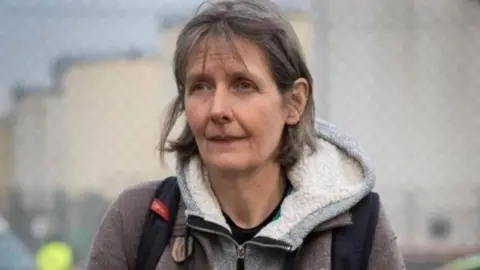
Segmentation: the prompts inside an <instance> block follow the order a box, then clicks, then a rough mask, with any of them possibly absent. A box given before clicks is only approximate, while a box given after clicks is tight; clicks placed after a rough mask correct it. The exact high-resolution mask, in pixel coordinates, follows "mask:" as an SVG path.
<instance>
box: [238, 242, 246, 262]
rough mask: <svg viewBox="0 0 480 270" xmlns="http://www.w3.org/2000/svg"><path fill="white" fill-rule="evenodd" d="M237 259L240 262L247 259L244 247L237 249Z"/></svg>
mask: <svg viewBox="0 0 480 270" xmlns="http://www.w3.org/2000/svg"><path fill="white" fill-rule="evenodd" d="M237 259H239V260H244V259H245V247H244V246H243V245H242V246H239V247H238V248H237Z"/></svg>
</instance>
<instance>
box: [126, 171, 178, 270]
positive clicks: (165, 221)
mask: <svg viewBox="0 0 480 270" xmlns="http://www.w3.org/2000/svg"><path fill="white" fill-rule="evenodd" d="M179 201H180V190H179V188H178V184H177V179H176V178H175V177H168V178H167V179H165V180H163V181H161V182H160V183H159V185H158V187H157V190H156V191H155V194H154V196H153V198H152V203H151V205H150V207H149V209H148V213H147V217H146V219H145V223H144V225H143V231H142V234H141V236H140V242H139V246H138V250H137V258H136V261H135V269H136V270H154V269H155V268H156V266H157V264H158V261H159V260H160V257H161V256H162V253H163V251H164V250H165V247H166V246H167V245H168V243H169V241H170V237H171V234H172V230H173V225H174V224H175V219H176V217H177V209H178V203H179Z"/></svg>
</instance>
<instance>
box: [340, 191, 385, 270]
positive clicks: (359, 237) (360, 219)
mask: <svg viewBox="0 0 480 270" xmlns="http://www.w3.org/2000/svg"><path fill="white" fill-rule="evenodd" d="M379 211H380V199H379V196H378V194H377V193H374V192H372V193H370V194H369V195H367V196H366V197H365V198H363V199H362V200H361V201H360V202H359V203H357V204H356V205H355V206H354V207H353V208H352V209H351V213H352V222H353V224H352V225H350V226H346V227H342V228H338V229H335V230H334V231H333V239H332V266H333V269H334V270H346V269H349V270H350V269H358V270H367V268H368V261H369V258H370V252H371V251H372V245H373V240H374V239H373V238H374V235H375V229H376V226H377V221H378V213H379Z"/></svg>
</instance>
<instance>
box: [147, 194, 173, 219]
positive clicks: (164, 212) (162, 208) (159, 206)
mask: <svg viewBox="0 0 480 270" xmlns="http://www.w3.org/2000/svg"><path fill="white" fill-rule="evenodd" d="M150 209H151V210H152V211H153V212H155V213H157V214H158V215H159V216H161V217H162V218H163V219H165V221H167V222H168V221H170V211H169V210H168V207H167V206H166V205H165V204H164V203H163V202H162V201H160V200H159V199H153V201H152V205H150Z"/></svg>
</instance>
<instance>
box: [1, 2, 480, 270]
mask: <svg viewBox="0 0 480 270" xmlns="http://www.w3.org/2000/svg"><path fill="white" fill-rule="evenodd" d="M57 2H58V3H57ZM127 2H128V1H125V3H127ZM155 2H162V1H155ZM283 2H288V1H283ZM99 3H100V2H99ZM145 3H147V2H145ZM152 3H153V2H152ZM311 3H312V4H311V5H310V6H308V5H307V4H308V2H307V1H305V4H306V5H305V6H306V7H307V6H308V8H305V9H304V11H301V10H299V9H292V8H290V7H292V6H297V5H295V4H292V3H290V4H288V3H287V4H286V6H285V7H286V8H285V9H286V10H287V13H288V14H289V16H290V18H291V21H292V24H293V25H294V27H295V29H296V31H297V33H298V35H299V38H300V41H301V42H302V44H303V46H304V48H305V51H306V56H307V58H308V62H309V64H310V65H311V67H312V71H313V73H314V74H315V99H316V107H317V112H318V115H319V116H321V117H323V118H325V119H327V120H330V121H332V122H333V123H335V124H336V125H338V126H339V127H340V128H341V129H343V130H346V131H348V132H349V133H351V134H352V135H353V136H354V137H356V138H357V139H358V140H359V141H360V142H361V145H362V146H363V148H364V149H365V150H366V152H367V153H368V154H369V156H370V158H371V159H372V160H373V162H374V165H375V168H376V169H377V178H378V179H377V188H376V189H377V191H379V192H380V194H381V196H382V200H383V203H384V205H385V207H386V209H387V211H388V214H389V217H390V219H391V222H392V224H393V227H394V228H395V231H396V233H397V234H398V237H399V241H400V243H401V244H402V247H404V251H405V254H406V255H407V257H408V256H411V257H412V256H413V257H415V255H418V254H423V255H422V256H423V257H422V258H427V259H424V260H429V259H428V258H431V257H432V256H433V257H434V256H435V254H445V253H447V254H453V253H455V250H456V251H458V250H464V249H465V248H466V247H469V248H471V247H478V246H480V179H479V178H478V173H477V170H478V168H480V157H479V156H478V153H479V152H480V137H479V136H477V133H478V132H479V131H480V76H477V73H478V71H479V70H480V51H479V49H478V48H480V2H479V1H474V0H457V1H450V0H403V1H393V0H388V1H385V0H368V1H353V0H350V1H334V0H322V1H311ZM133 5H134V4H132V3H127V4H125V5H122V6H121V9H119V6H113V4H108V3H103V2H102V3H101V4H94V3H87V2H85V3H82V2H78V3H75V4H73V2H72V4H66V3H63V4H60V2H59V1H50V4H48V5H47V4H35V5H28V6H24V4H22V3H20V2H18V3H17V2H11V1H6V2H5V3H3V2H2V3H0V63H1V66H0V86H2V87H3V88H4V89H0V90H2V91H6V90H11V91H12V93H13V94H14V95H13V96H14V100H13V106H12V107H11V110H10V111H9V114H8V115H5V116H4V117H3V119H2V120H1V123H2V124H1V125H0V131H1V132H0V135H1V136H0V151H1V154H2V157H1V159H0V163H1V164H0V177H1V179H0V183H1V185H0V189H2V190H1V191H0V196H1V197H2V198H0V202H1V203H2V205H1V206H2V207H1V210H2V211H4V213H5V215H6V217H7V218H8V220H9V221H10V223H11V224H12V227H13V228H14V229H15V231H16V232H17V233H18V234H19V235H20V236H21V238H22V239H23V240H24V241H25V242H26V243H28V244H29V246H31V247H32V249H35V248H36V247H38V245H39V244H40V243H41V240H42V239H43V238H45V237H46V236H47V235H48V232H50V231H55V230H56V231H58V232H60V233H61V234H62V235H63V237H64V238H66V239H67V240H68V241H70V242H71V243H72V245H73V246H74V247H75V249H76V254H77V257H78V259H79V260H81V259H83V257H84V256H85V254H86V250H87V249H88V245H89V241H90V239H91V237H92V235H93V232H94V231H95V228H96V226H97V225H98V222H99V221H100V218H101V215H102V213H103V211H104V210H105V209H106V207H107V205H108V203H109V202H111V200H112V199H113V198H114V197H115V196H117V195H118V194H119V193H120V192H121V191H122V190H123V189H125V188H126V187H127V186H130V185H133V184H136V183H139V182H144V181H148V180H151V179H158V178H162V177H164V176H166V175H168V174H170V173H172V170H171V168H172V164H173V163H172V162H171V160H169V166H167V167H162V166H161V164H160V162H159V161H158V157H157V154H156V149H155V147H156V143H157V141H158V137H159V136H158V135H159V133H160V123H161V120H160V119H161V116H162V114H163V113H164V109H165V107H166V104H167V103H168V102H169V101H170V100H171V99H172V97H173V96H174V95H175V91H176V90H175V89H176V88H175V85H174V81H173V77H172V72H171V65H170V61H169V60H170V57H171V55H170V53H171V51H172V45H173V44H174V42H173V40H174V38H175V37H176V33H178V29H179V27H180V26H181V21H182V18H184V16H183V15H178V16H175V15H172V13H176V12H177V11H178V13H179V14H180V13H182V10H186V12H183V14H187V13H188V11H189V10H191V7H192V6H188V7H182V6H181V5H177V6H175V7H173V6H168V5H164V4H158V5H157V6H154V5H153V4H152V5H150V6H149V7H140V8H139V5H140V4H135V6H133ZM185 5H188V4H185ZM170 9H175V12H171V10H170ZM162 14H168V16H166V15H162ZM162 21H163V23H161V22H162ZM162 25H163V26H164V27H163V28H162V27H161V26H162ZM167 26H168V27H167ZM145 29H149V31H145ZM92 33H97V34H96V35H95V34H92ZM101 33H104V34H101ZM84 39H85V40H87V42H85V43H83V45H78V43H79V41H80V40H84ZM72 40H76V41H74V42H72ZM77 41H78V42H77ZM132 46H133V47H136V48H140V49H131V48H132ZM65 52H68V53H65ZM145 52H148V53H145ZM42 74H43V75H42ZM22 81H23V82H22ZM37 82H40V83H37ZM6 190H9V192H7V191H6ZM7 204H8V206H7ZM92 210H94V211H92ZM478 252H480V249H479V251H478ZM447 257H448V256H447V255H445V256H444V257H443V258H445V260H446V259H447ZM415 258H416V260H417V262H418V261H420V263H428V262H424V261H422V259H418V256H417V257H415ZM448 258H450V257H448ZM435 260H436V261H435V262H437V261H442V260H443V259H438V258H437V257H436V259H435ZM425 267H426V266H425ZM422 269H428V268H422Z"/></svg>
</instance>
